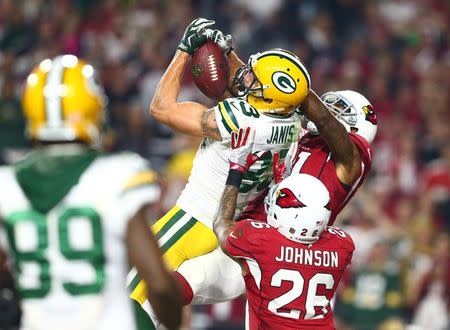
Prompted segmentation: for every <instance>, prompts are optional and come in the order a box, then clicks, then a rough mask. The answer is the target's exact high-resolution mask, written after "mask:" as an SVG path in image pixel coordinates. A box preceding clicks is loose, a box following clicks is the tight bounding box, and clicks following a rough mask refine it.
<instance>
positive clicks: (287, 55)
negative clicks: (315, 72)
mask: <svg viewBox="0 0 450 330" xmlns="http://www.w3.org/2000/svg"><path fill="white" fill-rule="evenodd" d="M273 55H275V56H279V57H282V58H286V59H288V60H290V61H291V62H292V63H293V64H295V66H297V67H298V68H299V70H300V71H301V72H302V73H303V75H304V76H305V77H306V83H307V86H308V89H309V88H310V87H311V77H310V76H309V73H308V70H307V69H306V67H305V66H304V65H303V63H302V62H301V61H300V59H299V58H298V57H297V56H295V55H293V54H290V53H289V52H287V51H285V50H277V49H273V50H270V51H267V52H264V53H262V54H261V56H259V57H258V59H260V58H263V57H266V56H273Z"/></svg>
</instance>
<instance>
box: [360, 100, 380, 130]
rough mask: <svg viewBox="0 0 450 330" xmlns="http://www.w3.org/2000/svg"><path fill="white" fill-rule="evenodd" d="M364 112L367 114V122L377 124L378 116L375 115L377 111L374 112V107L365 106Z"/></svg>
mask: <svg viewBox="0 0 450 330" xmlns="http://www.w3.org/2000/svg"><path fill="white" fill-rule="evenodd" d="M362 109H363V111H364V113H365V114H366V120H367V121H368V122H371V123H372V124H373V125H376V124H377V115H376V114H375V111H374V110H373V107H372V106H371V105H370V104H369V105H365V106H363V108H362Z"/></svg>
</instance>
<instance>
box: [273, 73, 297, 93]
mask: <svg viewBox="0 0 450 330" xmlns="http://www.w3.org/2000/svg"><path fill="white" fill-rule="evenodd" d="M272 82H273V84H274V85H275V87H276V88H278V89H279V90H280V91H282V92H283V93H286V94H292V93H294V92H295V89H296V88H297V84H296V83H295V81H294V79H293V78H292V77H291V76H290V75H288V74H287V73H285V72H282V71H277V72H274V74H273V75H272Z"/></svg>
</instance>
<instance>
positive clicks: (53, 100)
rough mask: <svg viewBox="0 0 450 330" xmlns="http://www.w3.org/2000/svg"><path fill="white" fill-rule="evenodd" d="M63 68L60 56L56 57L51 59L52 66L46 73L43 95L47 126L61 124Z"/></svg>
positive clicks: (58, 125)
mask: <svg viewBox="0 0 450 330" xmlns="http://www.w3.org/2000/svg"><path fill="white" fill-rule="evenodd" d="M64 70H65V67H64V66H63V64H62V57H57V58H55V59H54V60H53V62H52V68H51V69H50V71H49V72H48V74H47V81H46V84H45V87H44V96H45V113H46V116H47V118H46V119H47V120H46V121H47V125H48V126H49V127H61V126H63V121H62V105H61V103H62V102H61V95H62V93H64V91H63V90H62V88H63V87H62V86H63V85H62V83H63V77H64Z"/></svg>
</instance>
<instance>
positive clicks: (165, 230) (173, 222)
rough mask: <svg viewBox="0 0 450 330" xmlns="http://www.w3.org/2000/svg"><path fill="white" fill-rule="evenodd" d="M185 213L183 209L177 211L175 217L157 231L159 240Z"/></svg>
mask: <svg viewBox="0 0 450 330" xmlns="http://www.w3.org/2000/svg"><path fill="white" fill-rule="evenodd" d="M185 214H186V212H185V211H183V210H181V209H180V210H179V211H178V212H177V213H175V214H174V215H173V217H172V218H171V219H170V220H169V221H167V222H166V224H165V225H164V226H162V228H161V229H160V230H159V231H158V232H157V233H156V235H155V237H156V239H157V240H159V239H160V238H161V237H162V236H163V235H164V234H165V233H167V231H168V230H169V229H170V228H172V226H173V225H174V224H175V223H176V222H177V221H178V220H180V219H181V218H182V217H183V216H184V215H185Z"/></svg>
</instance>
